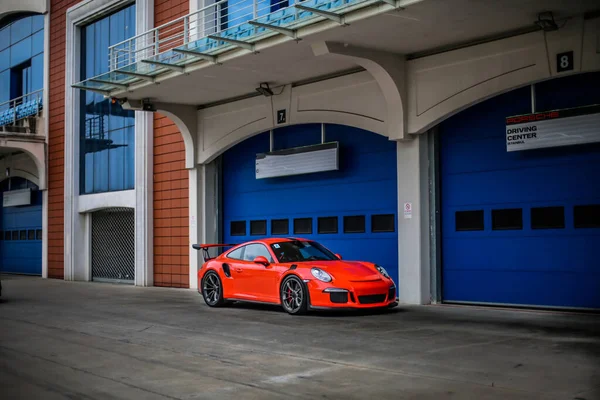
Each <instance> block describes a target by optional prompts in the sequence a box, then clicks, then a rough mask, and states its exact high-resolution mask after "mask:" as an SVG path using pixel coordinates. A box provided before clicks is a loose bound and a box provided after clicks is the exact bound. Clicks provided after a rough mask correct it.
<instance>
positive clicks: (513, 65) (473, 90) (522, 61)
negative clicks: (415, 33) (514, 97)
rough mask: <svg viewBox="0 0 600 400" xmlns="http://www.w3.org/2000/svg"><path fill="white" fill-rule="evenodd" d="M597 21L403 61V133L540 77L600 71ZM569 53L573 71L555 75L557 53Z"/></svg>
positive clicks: (599, 20) (571, 22)
mask: <svg viewBox="0 0 600 400" xmlns="http://www.w3.org/2000/svg"><path fill="white" fill-rule="evenodd" d="M598 43H600V18H596V19H593V20H584V19H583V18H574V19H572V20H569V21H568V22H567V24H566V25H565V26H564V27H563V28H561V29H560V30H558V31H554V32H548V33H544V32H542V31H539V32H534V33H529V34H526V35H520V36H516V37H512V38H508V39H504V40H498V41H495V42H490V43H486V44H481V45H478V46H472V47H467V48H463V49H459V50H455V51H450V52H446V53H441V54H437V55H433V56H430V57H425V58H421V59H416V60H412V61H409V62H408V63H407V78H406V79H407V84H408V117H407V118H408V121H407V124H408V131H409V132H410V133H423V132H424V131H426V130H427V129H429V128H430V127H432V126H434V125H436V124H438V123H439V122H441V121H442V120H444V119H446V118H448V117H450V116H451V115H453V114H456V113H457V112H459V111H461V110H463V109H465V108H468V107H469V106H471V105H473V104H475V103H478V102H481V101H483V100H485V99H487V98H490V97H493V96H495V95H498V94H500V93H503V92H507V91H510V90H512V89H515V88H518V87H521V86H524V85H528V84H531V83H534V82H539V81H542V80H545V79H550V78H554V77H558V76H560V75H567V74H573V73H581V72H590V71H598V70H600V49H598V46H599V45H598ZM571 50H572V51H573V53H574V57H573V58H574V61H575V62H574V69H573V71H568V72H563V73H558V72H557V71H556V55H557V54H558V53H562V52H565V51H571Z"/></svg>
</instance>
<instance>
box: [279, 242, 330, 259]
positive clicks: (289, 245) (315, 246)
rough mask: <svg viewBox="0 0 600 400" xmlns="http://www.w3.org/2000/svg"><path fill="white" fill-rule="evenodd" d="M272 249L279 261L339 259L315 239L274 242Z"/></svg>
mask: <svg viewBox="0 0 600 400" xmlns="http://www.w3.org/2000/svg"><path fill="white" fill-rule="evenodd" d="M271 250H273V252H274V253H275V257H277V259H278V260H279V262H282V263H285V262H302V261H318V260H337V259H338V258H337V257H336V256H335V254H333V253H332V252H330V251H329V250H327V249H326V248H325V247H324V246H323V245H321V244H320V243H317V242H314V241H310V240H309V241H301V240H292V241H287V242H279V243H273V244H272V245H271Z"/></svg>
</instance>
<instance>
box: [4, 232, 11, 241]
mask: <svg viewBox="0 0 600 400" xmlns="http://www.w3.org/2000/svg"><path fill="white" fill-rule="evenodd" d="M10 237H11V236H10V231H5V232H4V240H10Z"/></svg>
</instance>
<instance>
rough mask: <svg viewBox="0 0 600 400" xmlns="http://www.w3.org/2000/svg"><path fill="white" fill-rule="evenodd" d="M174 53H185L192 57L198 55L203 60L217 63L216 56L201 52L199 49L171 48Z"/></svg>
mask: <svg viewBox="0 0 600 400" xmlns="http://www.w3.org/2000/svg"><path fill="white" fill-rule="evenodd" d="M173 51H174V52H175V53H181V54H187V55H190V56H193V57H198V58H201V59H203V60H207V61H211V62H213V63H215V64H216V63H217V56H213V55H212V54H206V53H201V52H199V51H194V50H186V49H173Z"/></svg>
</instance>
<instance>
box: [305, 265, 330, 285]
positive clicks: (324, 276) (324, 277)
mask: <svg viewBox="0 0 600 400" xmlns="http://www.w3.org/2000/svg"><path fill="white" fill-rule="evenodd" d="M310 273H311V274H312V275H313V276H314V277H315V278H317V279H318V280H320V281H322V282H331V275H329V274H328V273H327V272H325V271H323V270H322V269H319V268H312V269H311V270H310Z"/></svg>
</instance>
